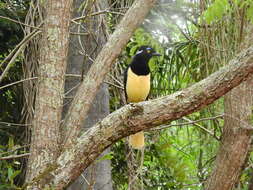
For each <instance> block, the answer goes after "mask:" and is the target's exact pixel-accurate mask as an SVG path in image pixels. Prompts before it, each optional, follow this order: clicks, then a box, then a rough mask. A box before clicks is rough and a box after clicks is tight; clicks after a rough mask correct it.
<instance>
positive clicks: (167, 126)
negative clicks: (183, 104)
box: [152, 114, 224, 131]
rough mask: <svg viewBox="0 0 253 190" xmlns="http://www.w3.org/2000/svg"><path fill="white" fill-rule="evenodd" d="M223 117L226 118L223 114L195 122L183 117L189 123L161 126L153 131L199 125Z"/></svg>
mask: <svg viewBox="0 0 253 190" xmlns="http://www.w3.org/2000/svg"><path fill="white" fill-rule="evenodd" d="M223 117H224V115H223V114H222V115H217V116H214V117H207V118H202V119H199V120H195V121H193V120H190V119H188V118H186V117H183V118H182V119H184V120H186V121H188V122H185V123H177V124H170V125H164V126H159V127H157V128H154V129H152V131H155V130H161V129H167V128H170V127H174V126H183V125H192V124H195V123H199V122H202V121H208V120H214V119H218V118H223ZM204 129H205V128H204Z"/></svg>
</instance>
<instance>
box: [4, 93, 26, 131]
mask: <svg viewBox="0 0 253 190" xmlns="http://www.w3.org/2000/svg"><path fill="white" fill-rule="evenodd" d="M0 89H1V88H0ZM0 124H2V125H8V126H21V127H23V126H31V124H19V123H9V122H3V121H0Z"/></svg>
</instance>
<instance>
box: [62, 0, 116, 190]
mask: <svg viewBox="0 0 253 190" xmlns="http://www.w3.org/2000/svg"><path fill="white" fill-rule="evenodd" d="M82 3H83V0H76V1H74V7H75V10H79V7H80V6H81V4H82ZM87 7H88V8H87ZM107 8H108V5H107V1H105V0H98V1H96V2H92V1H90V5H88V6H86V10H85V11H80V10H79V11H76V12H75V14H74V17H80V16H84V15H89V14H90V13H93V12H99V11H102V10H106V9H107ZM80 12H84V14H80ZM85 21H86V22H85V24H82V26H83V27H81V25H77V24H73V26H72V27H71V31H72V32H75V33H80V32H83V33H88V32H89V33H90V34H89V35H87V36H83V37H82V36H77V35H73V36H72V37H71V38H70V48H69V64H68V68H67V73H71V74H77V75H81V74H82V73H84V74H86V73H87V72H88V70H89V68H90V66H91V65H92V61H91V59H89V58H88V56H89V57H90V58H92V59H95V58H96V56H97V55H98V53H99V51H100V50H101V48H102V47H103V45H104V44H105V42H106V36H107V34H106V32H107V31H106V26H105V25H106V22H105V21H106V20H105V15H103V14H102V15H98V16H95V17H92V18H88V17H87V19H86V20H85ZM80 43H81V44H80ZM82 47H83V48H84V49H85V54H86V55H87V56H86V57H85V56H84V55H83V54H80V52H79V51H81V50H82ZM82 71H83V72H82ZM80 80H81V78H76V77H74V78H72V77H71V78H67V80H66V91H67V92H68V91H69V90H71V89H73V88H75V86H78V84H80V82H81V81H80ZM75 93H76V90H72V92H71V93H69V94H68V95H67V97H69V98H67V101H66V102H67V105H69V103H68V102H69V100H70V99H72V97H73V96H74V94H75ZM108 114H109V92H108V89H107V85H106V84H102V85H101V87H100V89H99V90H98V92H97V94H96V97H95V99H94V100H93V103H92V105H91V108H90V110H89V113H88V116H87V118H86V121H85V122H84V125H83V127H82V128H84V130H87V129H89V128H90V127H92V126H93V125H94V124H95V123H96V122H98V121H99V120H101V119H103V118H104V117H105V116H106V115H108ZM108 152H109V149H107V151H105V152H104V154H106V153H108ZM85 189H94V190H97V189H100V190H112V179H111V161H110V160H103V161H100V162H98V163H96V164H93V165H92V166H90V167H89V168H87V169H86V171H85V172H83V174H82V176H79V177H78V179H77V180H75V182H74V183H72V184H71V185H70V186H69V187H68V190H85Z"/></svg>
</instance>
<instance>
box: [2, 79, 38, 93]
mask: <svg viewBox="0 0 253 190" xmlns="http://www.w3.org/2000/svg"><path fill="white" fill-rule="evenodd" d="M35 79H38V77H32V78H27V79H23V80H19V81H16V82H13V83H10V84H7V85H4V86H1V87H0V90H1V89H4V88H7V87H10V86H13V85H16V84H19V83H22V82H25V81H28V80H35Z"/></svg>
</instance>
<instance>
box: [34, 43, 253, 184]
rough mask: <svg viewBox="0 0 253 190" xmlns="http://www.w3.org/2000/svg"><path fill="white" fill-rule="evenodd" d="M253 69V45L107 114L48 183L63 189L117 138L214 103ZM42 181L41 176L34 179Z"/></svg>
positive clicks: (70, 150)
mask: <svg viewBox="0 0 253 190" xmlns="http://www.w3.org/2000/svg"><path fill="white" fill-rule="evenodd" d="M252 73H253V46H252V47H250V48H249V49H247V50H245V51H243V52H242V53H241V54H239V55H238V56H237V57H236V58H235V59H233V60H232V61H231V62H230V64H228V65H227V66H225V67H223V68H222V69H220V70H219V71H217V72H215V73H214V74H212V75H210V76H209V77H208V78H206V79H204V80H202V81H200V82H198V83H196V84H195V85H193V86H191V87H189V88H186V89H184V90H182V91H179V92H176V93H174V94H172V95H169V96H164V97H161V98H158V99H154V100H151V101H147V102H141V103H138V104H129V105H126V106H124V107H123V108H121V109H119V110H117V111H115V112H113V113H112V114H110V115H108V116H107V117H106V118H105V119H103V120H102V121H101V122H98V123H97V124H96V125H95V126H94V127H92V128H90V129H89V130H88V131H86V132H85V133H84V134H83V135H81V136H80V137H79V138H77V139H76V140H75V144H73V145H72V147H70V148H68V149H65V150H64V151H63V152H62V154H61V155H60V156H59V157H58V159H57V161H56V163H55V164H53V165H52V166H50V167H49V168H48V169H47V170H45V171H44V172H42V174H44V175H46V176H48V179H50V180H48V181H47V182H46V183H47V184H51V185H53V186H54V187H55V189H62V188H63V187H65V186H66V185H67V184H68V183H70V182H71V181H72V180H73V179H75V178H76V177H78V176H79V175H80V173H81V172H82V171H83V169H85V168H86V167H88V166H89V165H90V164H91V163H92V162H93V161H94V160H95V159H96V158H97V157H98V156H99V155H100V153H101V152H102V151H103V150H105V149H106V148H107V147H109V146H110V145H111V144H113V143H114V142H116V141H117V140H118V139H120V138H123V137H126V136H128V135H130V134H133V133H136V132H138V131H141V130H145V129H149V128H152V127H155V126H157V125H160V124H162V123H165V122H168V121H172V120H176V119H179V118H181V117H183V116H185V115H188V114H190V113H193V112H195V111H197V110H200V109H201V108H203V107H205V106H207V105H209V104H211V103H213V102H214V101H215V100H217V99H218V98H220V97H221V96H223V95H224V94H226V93H227V92H228V91H230V90H231V89H232V88H234V87H236V86H237V85H239V84H240V83H241V82H243V81H245V80H246V79H247V78H249V76H250V75H251V74H252ZM34 180H35V181H37V182H38V181H40V179H38V178H37V179H34Z"/></svg>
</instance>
